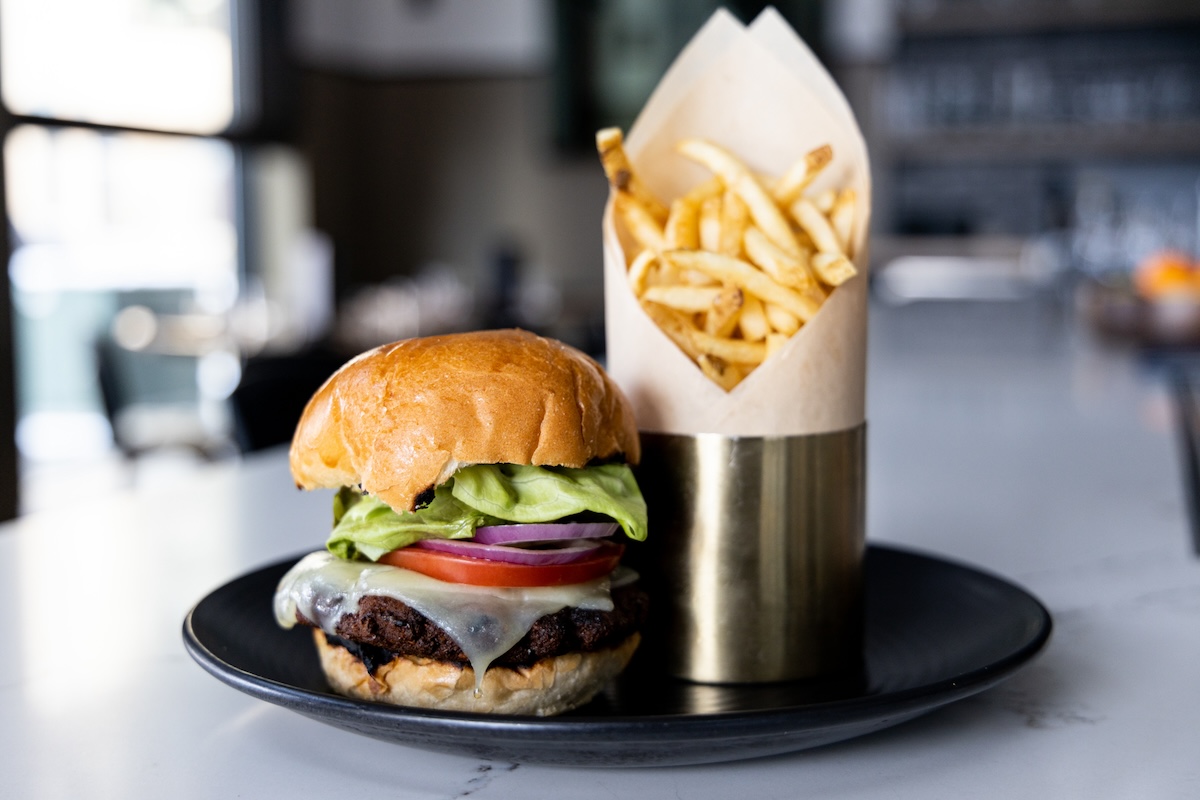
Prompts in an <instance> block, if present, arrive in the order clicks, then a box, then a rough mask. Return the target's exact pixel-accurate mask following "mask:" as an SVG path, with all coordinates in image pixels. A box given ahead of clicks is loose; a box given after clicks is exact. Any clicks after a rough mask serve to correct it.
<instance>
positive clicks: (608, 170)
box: [596, 128, 667, 224]
mask: <svg viewBox="0 0 1200 800" xmlns="http://www.w3.org/2000/svg"><path fill="white" fill-rule="evenodd" d="M596 150H598V151H599V153H600V163H601V165H603V167H604V174H605V175H606V176H607V177H608V183H609V185H610V186H612V187H613V188H614V189H616V190H617V191H618V192H626V193H628V194H630V195H631V196H633V197H634V198H635V199H636V200H637V201H638V202H639V203H641V204H642V206H643V207H644V208H645V209H646V210H647V211H649V213H650V215H651V216H652V217H654V219H655V221H657V222H658V223H659V224H661V223H663V222H665V221H666V219H667V209H666V208H664V207H663V204H662V203H660V202H659V201H658V198H656V197H655V196H654V195H653V194H651V193H650V190H649V189H647V188H646V187H645V186H643V185H642V182H641V181H640V180H638V178H637V175H635V174H634V172H633V167H632V166H631V165H630V163H629V157H628V156H626V155H625V136H624V134H622V133H621V129H620V128H604V129H603V130H601V131H597V133H596Z"/></svg>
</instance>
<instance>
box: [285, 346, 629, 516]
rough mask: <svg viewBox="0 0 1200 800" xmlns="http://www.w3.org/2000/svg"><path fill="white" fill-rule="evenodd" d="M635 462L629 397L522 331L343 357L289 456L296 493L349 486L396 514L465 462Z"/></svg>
mask: <svg viewBox="0 0 1200 800" xmlns="http://www.w3.org/2000/svg"><path fill="white" fill-rule="evenodd" d="M617 456H623V457H624V458H625V460H626V461H628V462H629V463H631V464H636V463H637V461H638V459H639V457H640V448H639V444H638V435H637V425H636V423H635V421H634V416H633V409H632V407H631V406H630V404H629V401H628V400H627V399H626V398H625V396H624V395H623V394H622V393H621V390H620V389H619V388H617V385H616V384H615V383H614V382H613V381H612V379H611V378H609V377H608V375H607V374H605V372H604V370H603V369H601V367H600V365H599V364H597V363H596V362H595V361H593V360H592V359H591V358H589V357H588V356H586V355H585V354H583V353H582V352H580V351H578V350H576V349H575V348H573V347H569V346H568V345H565V344H563V343H562V342H558V341H555V340H553V339H545V338H542V337H540V336H537V335H535V334H532V333H529V332H527V331H522V330H501V331H480V332H475V333H458V334H447V335H444V336H431V337H427V338H422V339H408V340H405V341H402V342H395V343H393V344H388V345H383V346H382V347H377V348H375V349H374V350H369V351H367V352H366V353H363V354H362V355H360V356H358V357H356V358H354V359H353V360H351V361H350V362H348V363H347V364H345V365H344V366H343V367H342V368H341V369H339V370H338V371H337V372H335V373H334V374H333V375H332V376H331V377H330V378H329V380H327V381H326V382H325V384H324V385H323V386H322V387H321V388H320V389H318V390H317V393H316V394H315V395H313V397H312V399H311V400H309V402H308V405H307V406H306V407H305V409H304V413H303V414H302V415H301V418H300V422H299V424H298V425H297V427H296V434H295V436H294V437H293V439H292V446H291V451H290V454H289V460H290V464H291V470H292V476H293V477H294V478H295V480H296V484H297V485H298V486H300V487H302V488H305V489H317V488H339V487H342V486H360V487H361V488H362V489H363V491H366V492H369V493H370V494H372V495H375V496H376V497H378V498H379V499H380V500H382V501H383V502H385V503H387V504H388V505H389V506H391V507H392V508H394V509H396V510H398V511H411V510H413V509H414V508H415V505H416V500H417V497H418V496H420V495H421V494H422V493H423V492H425V491H426V490H428V489H430V488H431V487H433V486H436V485H437V484H439V483H442V482H444V481H445V480H447V479H448V478H450V477H451V476H452V475H453V474H454V472H455V471H456V470H457V469H458V468H459V467H460V466H466V465H468V464H534V465H539V466H561V467H583V466H586V465H587V464H588V463H589V462H591V461H592V460H594V459H608V458H613V457H617Z"/></svg>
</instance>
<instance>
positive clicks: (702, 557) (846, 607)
mask: <svg viewBox="0 0 1200 800" xmlns="http://www.w3.org/2000/svg"><path fill="white" fill-rule="evenodd" d="M865 453H866V424H865V423H864V424H862V425H859V426H857V427H854V428H851V429H848V430H844V431H836V432H833V433H822V434H814V435H808V436H781V437H729V436H722V435H719V434H697V435H690V436H689V435H673V434H658V433H643V434H642V463H641V465H640V466H639V467H638V470H637V474H638V483H639V484H640V486H641V488H642V492H643V494H644V495H645V497H646V502H647V504H648V506H649V509H650V538H649V540H648V541H647V542H646V544H645V545H643V546H639V547H636V548H630V555H632V556H634V560H635V566H636V567H637V568H638V569H640V570H641V571H642V573H643V578H644V580H645V582H646V585H647V587H648V589H649V591H650V592H651V602H652V609H653V611H652V615H651V625H650V628H651V631H650V633H651V636H650V637H647V638H648V642H647V644H650V647H649V648H648V650H649V652H648V653H647V655H648V656H649V657H651V658H658V659H661V660H662V666H663V667H664V668H665V669H666V670H667V671H668V672H669V673H670V674H672V675H675V676H677V677H680V678H686V679H688V680H692V681H698V682H702V683H757V682H768V681H786V680H797V679H805V678H818V677H830V676H835V675H837V674H839V673H843V672H846V671H853V670H857V669H859V668H861V663H862V662H861V658H862V562H863V553H864V550H865V498H866V492H865ZM634 551H640V552H637V553H635V552H634Z"/></svg>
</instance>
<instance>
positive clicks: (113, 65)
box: [0, 0, 236, 134]
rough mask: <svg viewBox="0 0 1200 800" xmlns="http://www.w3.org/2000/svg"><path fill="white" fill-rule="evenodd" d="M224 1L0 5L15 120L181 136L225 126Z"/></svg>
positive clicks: (0, 47)
mask: <svg viewBox="0 0 1200 800" xmlns="http://www.w3.org/2000/svg"><path fill="white" fill-rule="evenodd" d="M231 2H232V0H188V2H184V3H179V4H166V3H159V2H154V1H153V0H0V93H2V94H3V98H4V103H5V105H7V106H8V108H9V109H10V110H12V111H13V112H15V113H17V114H24V115H29V116H40V117H50V118H54V119H63V120H75V121H82V122H97V123H101V124H105V125H119V126H125V127H135V128H149V129H153V130H166V131H179V132H186V133H202V134H208V133H218V132H220V131H223V130H225V129H226V128H228V127H229V126H230V125H231V124H232V123H233V121H234V113H235V107H236V103H235V100H234V95H235V85H234V48H233V44H232V37H231V33H230V31H231V20H232V12H231V5H230V4H231Z"/></svg>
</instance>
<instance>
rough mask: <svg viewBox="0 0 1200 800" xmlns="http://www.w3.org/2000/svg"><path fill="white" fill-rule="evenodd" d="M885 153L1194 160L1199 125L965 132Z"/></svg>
mask: <svg viewBox="0 0 1200 800" xmlns="http://www.w3.org/2000/svg"><path fill="white" fill-rule="evenodd" d="M889 150H890V151H891V152H892V154H893V155H894V156H895V157H896V158H899V159H904V160H909V161H932V162H961V161H970V162H975V163H980V162H1006V163H1011V162H1030V161H1038V160H1053V159H1073V160H1074V159H1080V158H1127V157H1152V158H1164V157H1171V156H1197V155H1200V121H1186V122H1154V123H1127V124H1106V125H1102V124H1095V125H1086V124H1083V123H1077V124H1063V125H1039V126H1025V127H1011V128H998V127H984V126H980V127H970V128H968V127H963V128H959V129H956V130H939V131H930V132H927V133H907V134H903V135H897V136H895V137H893V138H892V139H891V141H890V143H889Z"/></svg>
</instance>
